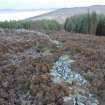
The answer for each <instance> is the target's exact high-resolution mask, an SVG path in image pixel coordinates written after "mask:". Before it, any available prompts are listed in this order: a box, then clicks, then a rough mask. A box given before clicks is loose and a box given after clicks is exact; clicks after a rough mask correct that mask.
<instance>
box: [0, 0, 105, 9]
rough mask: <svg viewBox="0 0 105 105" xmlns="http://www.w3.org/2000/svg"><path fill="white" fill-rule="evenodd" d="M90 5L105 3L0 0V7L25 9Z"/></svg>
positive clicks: (80, 0) (69, 0)
mask: <svg viewBox="0 0 105 105" xmlns="http://www.w3.org/2000/svg"><path fill="white" fill-rule="evenodd" d="M92 5H105V1H104V0H100V1H98V0H92V1H90V0H85V1H84V0H79V1H78V0H73V1H71V0H57V1H56V0H46V1H41V0H38V1H37V0H22V1H21V0H3V1H2V0H0V9H8V10H10V9H14V10H24V9H25V10H26V9H28V10H29V9H30V10H31V9H32V10H33V9H34V10H39V9H43V10H46V9H59V8H73V7H87V6H92Z"/></svg>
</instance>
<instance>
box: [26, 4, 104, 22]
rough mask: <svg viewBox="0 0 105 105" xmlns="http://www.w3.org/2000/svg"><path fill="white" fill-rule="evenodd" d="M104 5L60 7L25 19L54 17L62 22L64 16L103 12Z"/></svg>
mask: <svg viewBox="0 0 105 105" xmlns="http://www.w3.org/2000/svg"><path fill="white" fill-rule="evenodd" d="M104 10H105V5H93V6H88V7H74V8H61V9H57V10H55V11H52V12H49V13H45V14H42V15H39V16H35V17H31V18H28V19H27V20H41V19H55V20H57V21H59V22H64V20H65V18H67V17H70V16H73V15H77V14H81V13H86V12H88V11H89V12H93V11H95V12H97V13H98V14H104V13H105V11H104Z"/></svg>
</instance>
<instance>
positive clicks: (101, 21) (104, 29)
mask: <svg viewBox="0 0 105 105" xmlns="http://www.w3.org/2000/svg"><path fill="white" fill-rule="evenodd" d="M96 35H105V15H99V16H98V25H97V31H96Z"/></svg>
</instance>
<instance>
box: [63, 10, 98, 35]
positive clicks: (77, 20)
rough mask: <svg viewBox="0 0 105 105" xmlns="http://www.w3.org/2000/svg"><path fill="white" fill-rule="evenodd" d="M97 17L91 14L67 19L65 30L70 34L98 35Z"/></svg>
mask: <svg viewBox="0 0 105 105" xmlns="http://www.w3.org/2000/svg"><path fill="white" fill-rule="evenodd" d="M96 27H97V15H96V13H95V12H93V13H91V14H89V13H86V14H81V15H76V16H72V17H71V18H67V19H66V21H65V24H64V29H65V30H66V31H69V32H78V33H91V34H95V33H96Z"/></svg>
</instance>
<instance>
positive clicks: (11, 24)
mask: <svg viewBox="0 0 105 105" xmlns="http://www.w3.org/2000/svg"><path fill="white" fill-rule="evenodd" d="M30 24H31V22H30V21H4V22H0V28H9V29H18V28H24V29H29V28H30Z"/></svg>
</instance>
